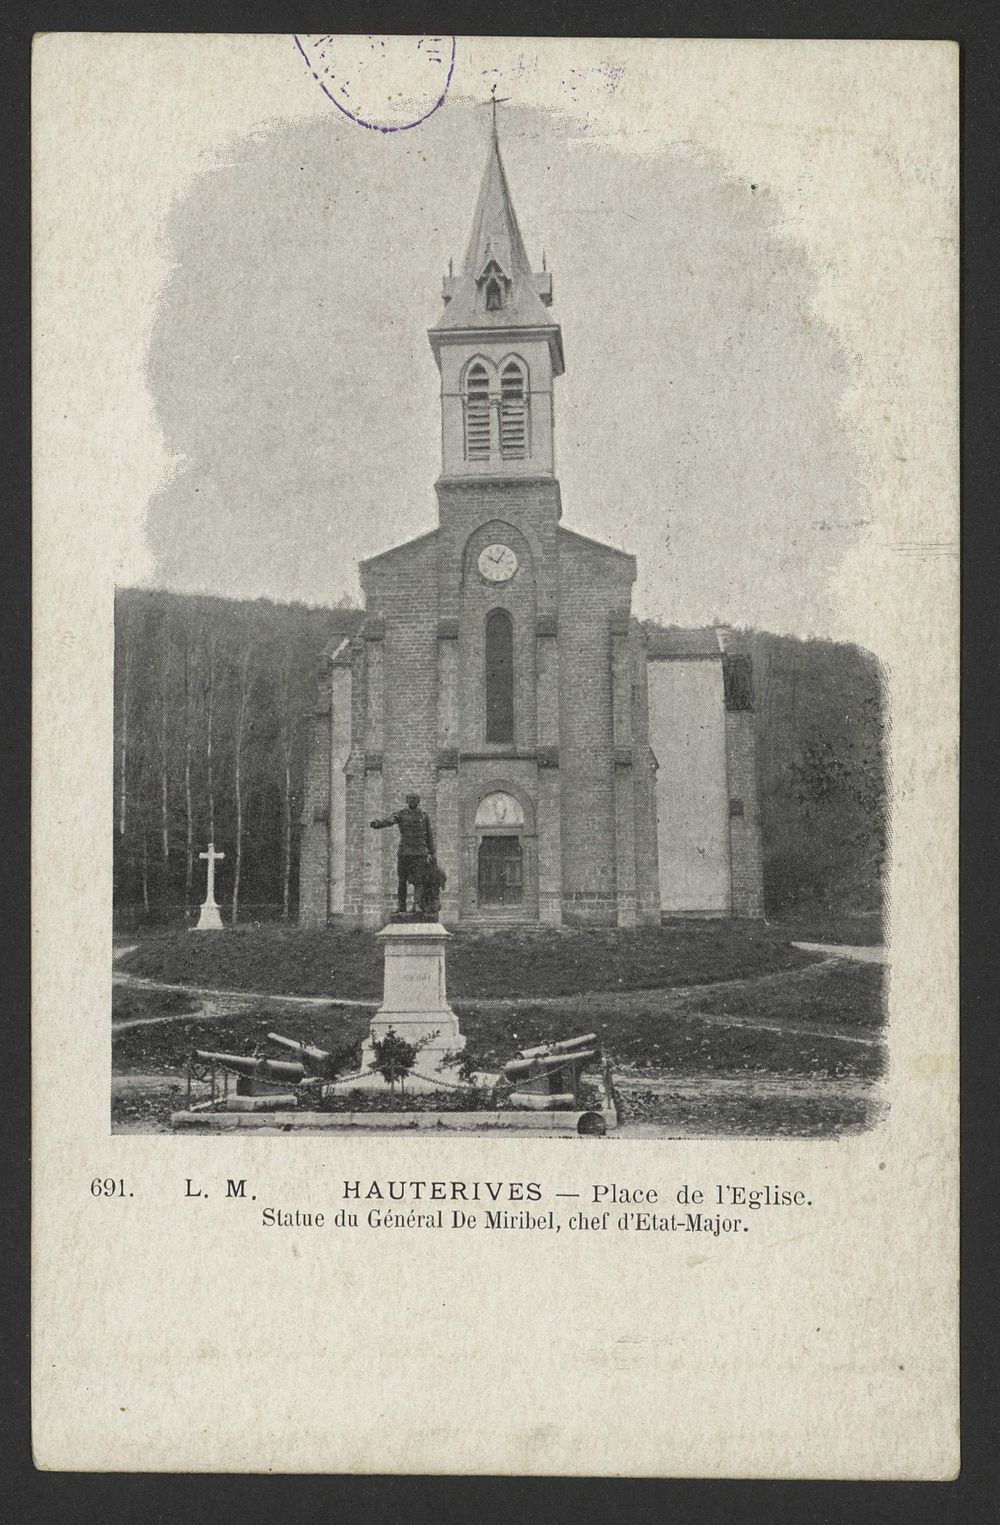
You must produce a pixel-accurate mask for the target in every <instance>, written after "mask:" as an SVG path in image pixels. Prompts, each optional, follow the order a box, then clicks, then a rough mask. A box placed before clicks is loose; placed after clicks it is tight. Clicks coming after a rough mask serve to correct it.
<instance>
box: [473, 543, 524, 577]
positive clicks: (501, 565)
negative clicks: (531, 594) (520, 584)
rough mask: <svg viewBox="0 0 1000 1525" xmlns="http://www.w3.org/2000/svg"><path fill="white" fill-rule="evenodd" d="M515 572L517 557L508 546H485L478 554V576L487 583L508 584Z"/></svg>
mask: <svg viewBox="0 0 1000 1525" xmlns="http://www.w3.org/2000/svg"><path fill="white" fill-rule="evenodd" d="M516 571H517V557H516V556H515V555H514V552H513V551H512V550H511V548H510V546H509V545H487V546H484V547H483V549H482V550H481V551H480V553H479V574H480V576H481V577H485V579H486V581H487V582H509V581H510V579H511V578H512V577H513V575H514V573H515V572H516Z"/></svg>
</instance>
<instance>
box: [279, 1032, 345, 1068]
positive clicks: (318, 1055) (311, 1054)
mask: <svg viewBox="0 0 1000 1525" xmlns="http://www.w3.org/2000/svg"><path fill="white" fill-rule="evenodd" d="M267 1036H268V1037H269V1038H270V1040H271V1042H272V1043H278V1044H280V1045H281V1047H282V1048H288V1049H291V1051H292V1053H293V1054H301V1055H302V1058H303V1059H309V1060H311V1061H312V1063H313V1064H325V1063H326V1061H327V1060H328V1059H329V1057H330V1055H329V1054H328V1053H327V1051H326V1049H325V1048H316V1047H315V1045H314V1044H312V1043H300V1042H299V1041H298V1039H297V1038H283V1037H282V1035H281V1033H268V1035H267Z"/></svg>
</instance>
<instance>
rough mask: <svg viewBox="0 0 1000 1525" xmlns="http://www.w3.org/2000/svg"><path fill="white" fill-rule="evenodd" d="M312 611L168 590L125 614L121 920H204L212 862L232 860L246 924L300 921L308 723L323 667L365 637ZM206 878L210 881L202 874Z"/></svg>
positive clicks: (344, 618)
mask: <svg viewBox="0 0 1000 1525" xmlns="http://www.w3.org/2000/svg"><path fill="white" fill-rule="evenodd" d="M357 620H358V612H357V611H356V610H351V609H349V608H340V609H307V608H305V607H304V606H302V605H278V604H272V603H270V602H268V601H266V600H255V601H253V602H245V603H244V602H235V601H232V600H227V599H217V598H205V597H194V596H186V595H181V594H175V593H164V592H161V591H158V590H151V589H137V588H126V589H120V590H119V591H118V593H117V595H116V601H115V738H114V750H115V798H114V808H115V827H114V830H115V903H116V908H117V910H118V913H119V918H120V920H123V921H129V920H136V919H147V920H149V919H155V918H157V917H178V916H179V915H180V914H181V913H182V912H183V913H186V914H190V913H191V912H192V910H193V908H194V906H196V905H197V904H198V903H199V902H200V900H201V899H202V898H203V896H204V883H205V881H204V865H203V864H200V863H199V859H198V854H199V852H200V851H202V850H204V848H205V846H206V845H207V843H208V842H210V841H214V842H215V843H216V844H217V845H219V846H220V847H221V848H222V849H223V850H224V851H225V852H226V855H227V856H226V859H225V861H224V863H223V864H222V865H221V866H220V871H219V880H218V888H217V894H219V895H220V899H224V900H225V903H226V906H227V909H228V914H229V916H230V918H231V920H232V921H233V922H235V921H236V920H237V919H238V918H239V915H240V910H241V906H242V907H243V911H244V914H245V915H247V914H249V915H252V916H257V917H261V916H274V915H281V916H283V917H285V918H286V919H288V918H290V917H291V916H293V915H294V914H295V909H296V879H297V854H298V833H297V830H296V821H297V817H298V814H299V811H300V809H301V793H302V777H303V766H304V761H305V752H306V747H307V743H308V729H309V727H308V719H309V715H310V712H311V710H312V708H313V706H314V705H315V702H316V674H317V668H318V664H319V660H320V656H321V653H322V651H323V649H324V647H325V646H326V645H327V643H328V642H329V641H330V640H331V639H332V638H333V637H334V636H335V635H336V634H338V633H344V634H348V633H350V632H351V630H353V628H354V627H355V626H356V623H357ZM199 870H200V872H199Z"/></svg>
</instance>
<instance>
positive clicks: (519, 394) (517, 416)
mask: <svg viewBox="0 0 1000 1525" xmlns="http://www.w3.org/2000/svg"><path fill="white" fill-rule="evenodd" d="M526 392H527V387H526V386H525V373H524V368H523V367H522V365H521V364H520V362H519V361H517V360H508V361H507V363H506V365H505V366H504V368H503V370H502V371H501V372H500V454H501V456H502V457H503V459H504V460H505V461H523V460H524V458H525V456H526V455H527V453H528V428H527V424H528V419H527V397H526Z"/></svg>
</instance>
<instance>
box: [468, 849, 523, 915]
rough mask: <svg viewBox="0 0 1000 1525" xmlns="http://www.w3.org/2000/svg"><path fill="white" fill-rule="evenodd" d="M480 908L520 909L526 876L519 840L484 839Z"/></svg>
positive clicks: (480, 861)
mask: <svg viewBox="0 0 1000 1525" xmlns="http://www.w3.org/2000/svg"><path fill="white" fill-rule="evenodd" d="M478 877H479V893H478V899H479V904H480V905H481V906H483V905H520V904H521V896H522V888H523V873H522V861H521V840H520V838H519V837H494V836H490V837H483V838H482V840H481V841H480V844H479V876H478Z"/></svg>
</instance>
